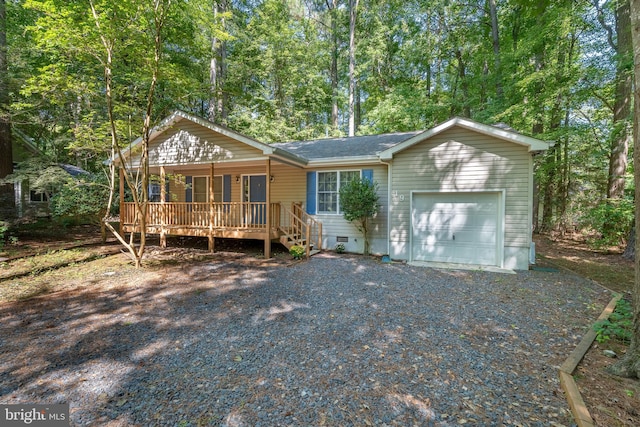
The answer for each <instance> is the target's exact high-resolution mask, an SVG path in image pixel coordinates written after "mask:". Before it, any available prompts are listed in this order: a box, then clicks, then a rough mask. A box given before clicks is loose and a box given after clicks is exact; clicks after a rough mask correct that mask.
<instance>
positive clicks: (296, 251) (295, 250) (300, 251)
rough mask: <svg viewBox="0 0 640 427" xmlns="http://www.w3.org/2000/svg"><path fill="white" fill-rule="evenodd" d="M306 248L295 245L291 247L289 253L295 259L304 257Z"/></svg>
mask: <svg viewBox="0 0 640 427" xmlns="http://www.w3.org/2000/svg"><path fill="white" fill-rule="evenodd" d="M305 252H306V251H305V249H304V248H303V247H302V246H298V245H293V246H291V249H289V253H290V254H291V256H292V257H293V259H302V257H303V256H304V254H305Z"/></svg>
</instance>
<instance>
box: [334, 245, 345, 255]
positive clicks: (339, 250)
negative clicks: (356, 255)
mask: <svg viewBox="0 0 640 427" xmlns="http://www.w3.org/2000/svg"><path fill="white" fill-rule="evenodd" d="M335 249H336V252H337V253H339V254H343V253H344V250H345V248H344V243H338V244H336V247H335Z"/></svg>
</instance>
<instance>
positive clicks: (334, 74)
mask: <svg viewBox="0 0 640 427" xmlns="http://www.w3.org/2000/svg"><path fill="white" fill-rule="evenodd" d="M329 4H330V5H331V6H330V10H329V13H330V15H331V70H330V74H331V129H332V131H334V132H335V131H336V130H337V129H338V0H333V1H332V2H331V3H329V2H327V5H329Z"/></svg>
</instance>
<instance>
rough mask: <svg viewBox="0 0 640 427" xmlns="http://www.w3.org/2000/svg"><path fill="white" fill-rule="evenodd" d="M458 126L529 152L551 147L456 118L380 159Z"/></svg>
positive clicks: (499, 128) (388, 151)
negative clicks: (516, 145) (523, 148)
mask: <svg viewBox="0 0 640 427" xmlns="http://www.w3.org/2000/svg"><path fill="white" fill-rule="evenodd" d="M456 126H458V127H461V128H464V129H467V130H470V131H473V132H477V133H480V134H483V135H487V136H492V137H494V138H497V139H501V140H503V141H507V142H511V143H514V144H518V145H522V146H524V147H527V150H528V151H529V152H536V151H544V150H547V149H548V148H549V146H550V145H551V144H550V143H548V142H545V141H542V140H539V139H536V138H532V137H529V136H525V135H522V134H520V133H517V132H514V131H512V130H508V129H505V128H504V127H496V126H489V125H485V124H482V123H478V122H476V121H473V120H469V119H464V118H461V117H454V118H453V119H451V120H448V121H446V122H444V123H442V124H440V125H438V126H436V127H434V128H433V129H430V130H427V131H424V132H421V133H419V134H417V135H415V136H414V137H412V138H410V139H407V140H406V141H403V142H401V143H399V144H396V145H394V146H393V147H390V148H388V149H386V150H384V151H382V152H380V153H379V157H380V159H381V160H391V159H392V158H393V156H394V154H396V153H398V152H400V151H402V150H405V149H407V148H409V147H412V146H414V145H415V144H418V143H420V142H422V141H424V140H426V139H429V138H431V137H433V136H435V135H438V134H440V133H442V132H444V131H446V130H448V129H451V128H453V127H456Z"/></svg>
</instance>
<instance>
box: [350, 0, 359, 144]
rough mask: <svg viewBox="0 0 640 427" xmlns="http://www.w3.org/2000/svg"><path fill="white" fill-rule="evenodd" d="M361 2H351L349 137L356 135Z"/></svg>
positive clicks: (354, 0)
mask: <svg viewBox="0 0 640 427" xmlns="http://www.w3.org/2000/svg"><path fill="white" fill-rule="evenodd" d="M358 2H359V0H349V136H354V135H355V134H356V130H357V129H356V126H357V123H356V84H357V83H356V18H357V16H358Z"/></svg>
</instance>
